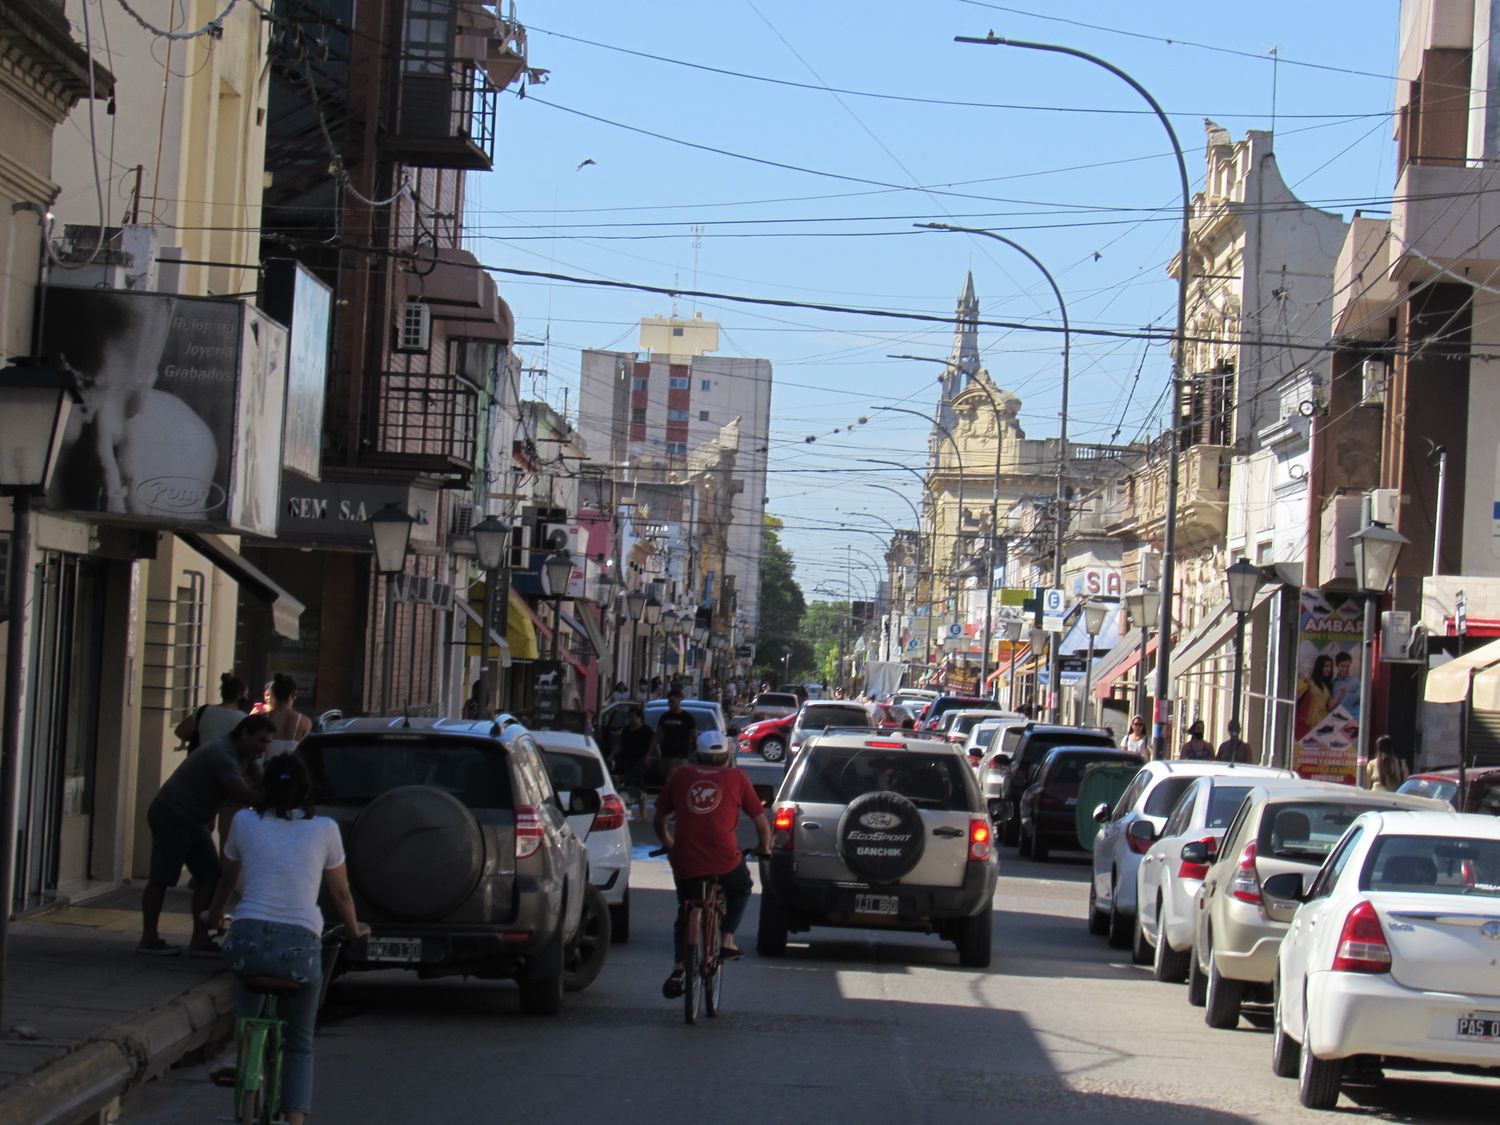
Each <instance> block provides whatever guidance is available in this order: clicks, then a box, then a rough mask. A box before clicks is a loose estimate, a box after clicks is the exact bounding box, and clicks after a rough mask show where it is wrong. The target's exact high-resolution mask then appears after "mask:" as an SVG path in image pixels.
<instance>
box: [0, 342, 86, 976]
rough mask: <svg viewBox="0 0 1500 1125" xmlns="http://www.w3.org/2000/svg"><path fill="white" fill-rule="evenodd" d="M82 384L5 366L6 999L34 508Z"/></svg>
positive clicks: (0, 475)
mask: <svg viewBox="0 0 1500 1125" xmlns="http://www.w3.org/2000/svg"><path fill="white" fill-rule="evenodd" d="M78 401H79V394H78V384H77V382H76V381H75V380H74V379H73V377H72V376H71V375H68V374H65V373H63V372H61V371H56V370H53V369H52V368H50V367H44V366H42V365H40V364H34V363H28V362H19V363H16V364H14V365H13V366H11V367H7V368H5V369H4V370H3V371H0V496H7V497H9V498H10V515H11V525H10V527H11V530H10V550H9V560H8V564H7V567H6V575H5V590H6V594H7V603H6V605H7V613H8V614H9V617H8V619H7V621H6V627H5V654H6V659H5V701H4V722H5V736H4V743H3V746H0V1004H3V1002H4V997H5V984H6V965H7V963H8V962H7V952H8V943H9V941H10V912H11V907H12V906H13V905H14V904H15V897H16V896H15V886H14V884H15V866H16V860H15V847H16V808H17V800H16V793H17V790H18V788H19V786H20V777H21V770H20V767H21V725H22V723H23V722H24V721H25V720H24V716H23V715H22V699H21V687H22V680H21V674H22V671H23V669H24V667H25V662H24V661H23V659H22V655H21V654H22V653H23V652H24V651H25V648H26V628H25V625H26V606H27V603H28V601H29V598H30V595H31V590H30V585H31V584H30V582H29V581H28V579H29V578H30V575H31V507H32V502H33V500H35V499H36V498H37V497H39V496H42V495H44V494H45V493H46V491H47V486H48V485H49V484H50V483H51V481H52V470H53V469H54V468H55V467H56V466H57V458H58V454H59V453H60V452H61V451H62V440H63V435H64V434H65V433H66V432H67V429H68V419H69V418H70V417H71V416H72V413H73V406H74V405H75V404H76V403H77V402H78Z"/></svg>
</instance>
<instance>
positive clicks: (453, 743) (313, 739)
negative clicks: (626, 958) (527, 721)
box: [298, 716, 609, 1015]
mask: <svg viewBox="0 0 1500 1125" xmlns="http://www.w3.org/2000/svg"><path fill="white" fill-rule="evenodd" d="M298 753H299V754H300V755H301V756H302V758H303V760H304V761H305V762H306V763H307V766H308V769H309V771H310V773H311V774H312V778H313V784H314V792H315V797H316V801H317V806H318V812H319V813H320V814H322V815H324V816H328V817H332V818H333V819H334V820H335V821H337V823H338V826H339V831H340V833H341V834H342V836H343V840H344V851H345V853H346V854H347V856H348V863H349V876H350V879H349V882H350V886H351V887H352V889H353V892H354V900H355V903H356V904H357V907H358V910H359V916H360V918H361V920H363V921H365V922H368V923H369V925H370V930H371V933H370V936H369V937H368V938H366V939H364V940H362V941H355V942H350V943H348V944H347V945H345V946H344V949H343V952H342V954H341V958H340V968H341V970H346V971H355V972H359V971H365V970H375V969H409V970H411V971H413V972H415V973H416V974H417V975H418V976H420V977H423V978H428V977H440V976H457V975H462V976H475V977H481V978H502V977H506V978H514V979H515V980H516V981H517V982H518V984H519V985H520V988H521V1009H522V1011H524V1012H527V1013H529V1014H532V1015H553V1014H555V1013H556V1012H558V1011H559V1010H560V1008H561V1007H562V994H563V988H564V986H565V983H567V982H566V980H565V978H566V977H567V976H568V974H569V972H572V973H574V974H575V975H576V976H577V977H578V979H580V980H582V979H584V978H586V979H588V980H592V979H593V976H594V975H597V973H598V970H599V968H600V965H599V964H597V963H595V964H588V965H579V964H577V962H578V959H579V958H580V957H586V958H591V959H598V958H602V957H603V956H604V953H605V951H607V949H608V947H609V930H608V927H609V909H608V907H607V906H606V905H605V904H604V900H603V898H602V896H600V894H599V892H598V891H597V890H596V889H595V888H594V887H592V886H590V885H589V880H588V851H587V849H586V847H585V844H584V841H583V838H582V837H580V836H579V835H578V834H577V833H575V832H574V830H573V829H572V828H571V827H569V825H568V820H567V814H568V813H581V812H597V811H598V808H599V801H600V798H599V794H598V792H597V791H595V790H590V789H575V790H573V791H572V792H571V793H570V794H569V795H568V801H569V804H568V807H567V808H564V807H563V806H562V804H561V803H560V801H559V798H558V796H557V794H556V793H555V792H554V790H553V788H552V783H551V781H550V780H549V779H548V775H547V768H546V766H545V764H544V762H543V759H542V756H541V753H540V751H539V750H538V749H537V746H536V743H535V742H534V741H533V740H532V738H531V735H530V734H529V733H528V732H527V730H526V728H525V727H524V726H522V725H521V724H520V723H518V722H516V721H515V720H513V719H510V718H509V716H502V717H501V718H500V719H499V720H498V721H496V722H488V721H483V722H466V721H455V720H449V719H405V718H385V719H338V720H335V721H333V722H330V723H327V724H323V725H320V726H319V727H318V728H317V729H315V730H314V731H313V732H312V733H311V734H309V735H308V736H307V738H305V739H304V740H303V741H302V744H301V745H300V747H299V748H298ZM601 926H602V928H603V939H602V942H601V941H600V940H599V938H600V928H601ZM570 962H571V963H570ZM579 987H581V985H579Z"/></svg>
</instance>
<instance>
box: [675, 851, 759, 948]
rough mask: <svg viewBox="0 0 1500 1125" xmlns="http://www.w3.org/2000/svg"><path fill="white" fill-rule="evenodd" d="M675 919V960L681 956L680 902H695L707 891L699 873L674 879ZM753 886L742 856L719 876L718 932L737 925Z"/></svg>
mask: <svg viewBox="0 0 1500 1125" xmlns="http://www.w3.org/2000/svg"><path fill="white" fill-rule="evenodd" d="M673 882H675V883H676V884H677V905H678V910H677V921H676V923H674V924H673V926H672V937H673V939H674V941H675V948H676V950H677V960H678V961H681V960H682V938H683V932H682V904H683V903H686V902H694V901H696V900H698V899H701V898H703V897H704V895H706V894H707V893H708V892H707V890H706V888H705V887H704V881H703V879H702V878H701V877H698V876H694V877H693V878H691V879H677V878H675V877H674V879H673ZM754 890H755V884H754V883H753V882H751V881H750V868H749V867H748V866H746V864H745V861H744V860H740V865H739V866H738V867H736V868H735V869H734V870H733V871H730V872H727V873H726V874H724V875H721V876H719V894H720V896H721V898H722V901H723V903H724V921H723V922H721V923H720V924H719V929H720V932H721V933H726V934H732V933H734V932H735V931H736V930H738V929H739V928H740V921H741V919H743V918H744V917H745V907H746V906H748V905H749V904H750V894H751V892H752V891H754Z"/></svg>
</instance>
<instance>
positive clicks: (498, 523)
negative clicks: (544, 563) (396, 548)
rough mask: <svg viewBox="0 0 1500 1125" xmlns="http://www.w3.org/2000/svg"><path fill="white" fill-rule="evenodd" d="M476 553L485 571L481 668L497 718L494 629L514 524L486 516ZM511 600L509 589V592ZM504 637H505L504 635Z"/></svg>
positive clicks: (489, 703) (486, 696)
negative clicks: (492, 658) (492, 654)
mask: <svg viewBox="0 0 1500 1125" xmlns="http://www.w3.org/2000/svg"><path fill="white" fill-rule="evenodd" d="M473 535H474V554H475V555H476V556H477V557H478V559H479V567H480V569H481V570H483V571H484V625H483V627H482V628H481V629H480V630H479V667H480V669H481V683H482V684H483V685H484V706H485V710H486V711H488V712H489V714H490V715H491V716H492V717H493V715H494V714H495V712H496V711H498V710H499V686H500V675H499V669H497V668H495V667H494V666H493V665H492V664H491V662H490V630H491V628H492V627H493V623H494V620H495V599H496V598H497V597H499V594H500V590H499V587H500V567H501V565H502V564H503V563H504V562H505V557H506V555H507V554H508V553H509V552H508V551H507V548H508V547H509V546H510V524H508V523H506V522H505V521H504V520H498V519H496V518H495V517H494V516H486V517H485V518H484V519H482V520H480V521H479V523H477V524H475V525H474V531H473ZM506 600H507V601H509V590H508V589H507V591H506ZM503 635H504V634H502V636H503Z"/></svg>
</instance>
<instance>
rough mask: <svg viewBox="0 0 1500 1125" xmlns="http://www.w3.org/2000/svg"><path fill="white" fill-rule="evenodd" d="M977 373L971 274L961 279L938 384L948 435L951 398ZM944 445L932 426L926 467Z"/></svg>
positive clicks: (952, 416)
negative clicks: (951, 329)
mask: <svg viewBox="0 0 1500 1125" xmlns="http://www.w3.org/2000/svg"><path fill="white" fill-rule="evenodd" d="M978 372H979V300H978V298H976V297H975V296H974V272H973V271H972V270H970V271H969V274H968V276H967V277H965V278H964V291H963V292H962V293H960V294H959V296H958V308H957V310H956V312H955V313H954V316H953V347H952V349H951V350H950V351H949V353H948V365H947V366H946V367H944V368H943V374H942V378H941V380H940V381H941V383H942V392H941V394H940V395H939V396H938V405H937V420H938V423H939V425H940V426H941V427H944V428H946V429H947V430H948V432H949V433H952V432H953V425H954V422H955V421H956V420H957V415H955V414H954V412H953V397H954V396H955V395H956V394H958V392H959V391H961V390H963V389H964V388H965V387H967V386H968V385H969V384H970V383H971V382H972V381H973V379H974V376H975V375H976V374H978ZM946 441H947V438H945V437H943V431H942V429H940V428H939V426H934V427H933V429H932V434H931V436H930V437H929V438H928V439H927V449H928V463H929V464H932V465H936V464H937V459H938V450H939V447H940V446H941V445H943V444H944V443H945V442H946Z"/></svg>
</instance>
